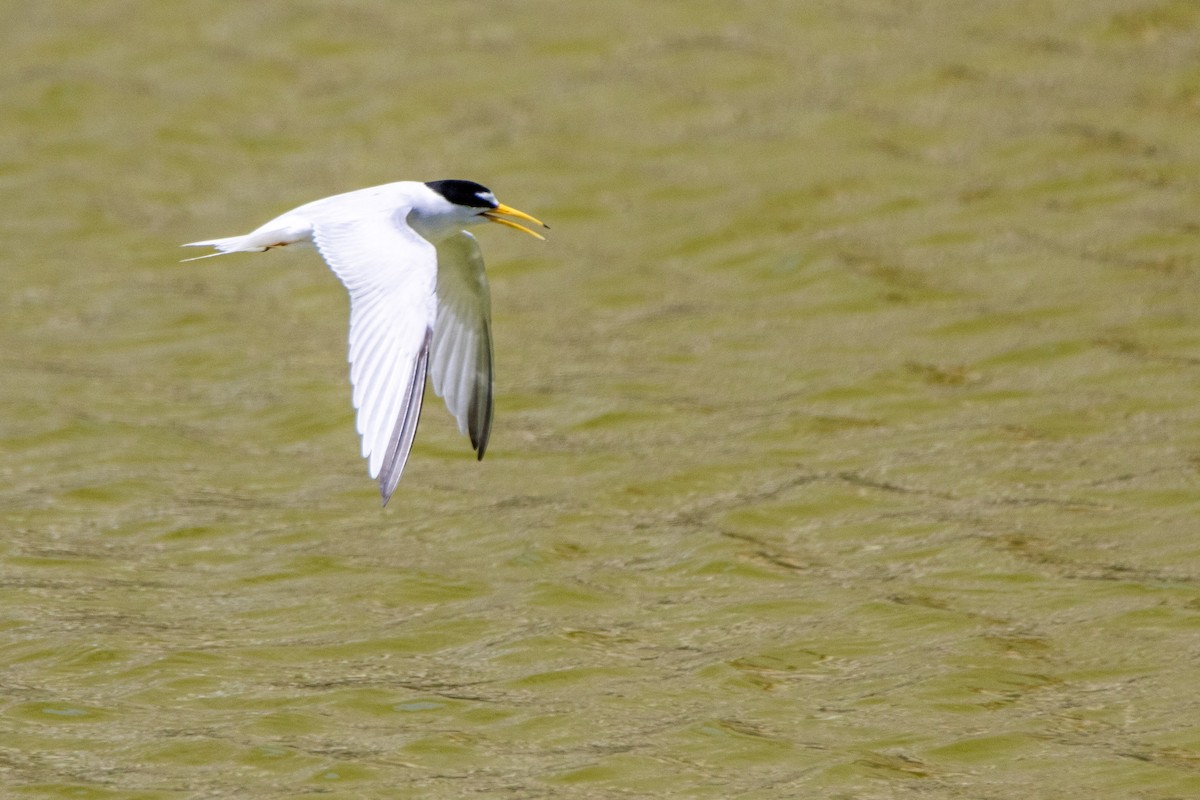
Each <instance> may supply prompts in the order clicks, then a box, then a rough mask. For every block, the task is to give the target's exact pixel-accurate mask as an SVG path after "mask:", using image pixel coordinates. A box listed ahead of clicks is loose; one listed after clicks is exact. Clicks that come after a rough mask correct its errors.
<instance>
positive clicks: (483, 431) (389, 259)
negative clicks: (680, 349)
mask: <svg viewBox="0 0 1200 800" xmlns="http://www.w3.org/2000/svg"><path fill="white" fill-rule="evenodd" d="M446 184H454V185H452V186H449V188H446V187H445V186H444V185H446ZM464 187H465V188H464ZM435 189H442V190H443V191H446V192H448V193H449V194H451V196H453V197H455V198H456V199H462V198H463V197H464V195H463V192H464V191H467V190H470V192H469V193H468V194H467V195H465V198H466V199H465V201H464V202H466V203H470V205H464V204H462V203H460V202H451V201H450V200H448V199H447V197H446V196H445V194H443V193H442V191H438V190H435ZM475 189H478V190H479V191H475ZM500 213H504V214H508V215H515V216H517V217H519V218H522V219H529V220H532V221H534V222H537V220H536V219H533V218H532V217H529V215H527V214H524V213H523V212H519V211H516V209H511V208H509V207H507V206H503V205H500V204H499V203H497V202H496V200H495V197H494V196H493V195H492V193H491V192H490V191H488V190H486V189H484V187H482V186H479V185H478V184H474V183H471V182H468V181H436V182H433V183H429V184H426V183H421V182H418V181H401V182H398V183H388V184H384V185H382V186H374V187H371V188H368V189H359V190H358V191H354V192H347V193H345V194H339V195H334V196H332V197H326V198H323V199H321V200H316V201H314V202H311V203H306V204H305V205H302V206H300V207H298V208H295V209H293V210H291V211H288V212H287V213H285V214H281V215H280V216H278V217H276V218H275V219H273V220H271V221H270V222H268V223H266V224H265V225H262V226H260V227H258V228H256V229H255V230H253V231H251V232H250V233H248V234H246V235H244V236H231V237H228V238H223V239H209V240H206V241H201V242H192V243H191V244H190V245H185V246H209V247H214V248H216V250H217V251H218V252H216V253H211V254H210V255H213V256H215V255H222V254H225V253H237V252H261V251H264V250H270V249H273V248H277V247H286V246H289V245H294V244H312V245H313V246H315V247H316V248H317V250H318V251H319V252H320V254H321V256H322V257H323V258H324V259H325V261H326V263H327V264H328V265H329V267H330V269H332V270H333V272H334V274H335V275H337V277H338V278H339V279H340V280H341V281H342V283H343V284H344V285H345V287H346V289H347V291H348V292H349V293H350V353H349V360H350V381H351V383H352V384H353V387H354V389H353V402H354V407H355V408H356V409H357V410H358V417H357V427H358V432H359V434H360V435H361V436H362V454H363V457H364V458H366V459H368V464H369V470H370V474H371V477H372V478H378V479H379V487H380V492H381V494H382V496H383V501H384V503H385V504H386V503H387V501H388V499H389V498H390V497H391V494H392V492H393V491H395V488H396V484H397V483H398V482H399V480H400V474H401V472H402V471H403V469H404V464H405V462H406V461H407V459H408V453H409V449H410V448H411V447H412V442H413V436H414V435H415V434H416V429H417V420H418V417H419V415H420V411H421V401H422V396H423V394H424V390H425V379H426V375H427V374H428V375H429V376H430V377H431V379H432V383H433V388H434V391H436V392H437V393H438V394H439V395H441V396H442V398H443V399H444V400H445V401H446V405H447V407H448V408H449V409H450V412H451V413H452V414H453V415H454V417H455V419H457V421H458V426H459V429H460V430H461V431H462V432H463V433H467V434H468V435H470V437H471V444H472V446H473V447H474V448H475V451H476V453H477V454H478V456H479V458H483V453H484V450H485V449H486V448H487V442H488V436H489V433H490V429H491V421H492V340H491V300H490V297H489V292H488V284H487V278H486V276H485V274H484V270H483V257H482V255H481V254H480V251H479V245H478V243H477V242H476V241H475V237H474V236H472V235H471V234H469V233H467V232H466V231H465V230H463V229H464V228H465V227H467V226H470V225H476V224H480V223H483V222H488V221H492V222H500V223H502V224H505V225H508V226H510V227H517V228H519V229H521V230H524V231H526V232H528V233H533V232H532V231H529V230H528V229H527V228H525V227H524V226H521V225H518V224H516V223H514V222H512V221H511V220H506V219H500V218H498V217H496V216H495V215H496V214H500ZM538 224H541V223H538ZM533 235H535V236H537V234H533ZM539 238H540V237H539ZM206 257H208V256H200V258H206ZM189 260H190V259H189Z"/></svg>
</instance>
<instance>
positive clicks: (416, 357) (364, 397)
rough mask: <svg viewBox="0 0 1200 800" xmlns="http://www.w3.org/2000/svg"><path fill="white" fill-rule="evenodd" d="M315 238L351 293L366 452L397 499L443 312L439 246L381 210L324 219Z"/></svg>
mask: <svg viewBox="0 0 1200 800" xmlns="http://www.w3.org/2000/svg"><path fill="white" fill-rule="evenodd" d="M313 242H314V244H316V246H317V249H318V250H319V251H320V253H321V256H322V257H323V258H324V259H325V262H326V263H327V264H329V267H330V268H331V269H332V270H333V272H334V274H336V275H337V276H338V278H339V279H341V281H342V283H343V284H345V286H346V289H347V291H349V292H350V382H351V383H352V384H353V386H354V391H353V400H354V407H355V408H356V409H358V419H357V424H358V432H359V433H360V434H361V435H362V454H363V457H364V458H367V459H369V461H368V464H369V469H370V473H371V477H372V478H376V477H378V478H379V492H380V494H381V495H382V497H383V503H384V505H387V501H388V500H389V499H390V498H391V496H392V492H394V491H395V489H396V484H397V483H398V482H399V481H400V473H401V472H402V471H403V470H404V463H405V461H407V460H408V453H409V449H410V448H411V447H412V442H413V437H414V436H415V435H416V432H417V420H418V418H419V416H420V414H421V398H422V396H423V395H424V392H425V373H426V369H427V367H428V364H429V348H430V343H431V341H432V338H433V326H434V323H435V320H436V317H437V300H436V295H435V291H436V288H437V251H436V250H435V249H434V247H433V245H431V244H430V243H429V242H427V241H425V240H424V239H423V238H421V237H420V236H418V235H417V234H416V233H415V232H414V231H413V230H412V229H410V228H409V227H408V225H407V224H406V223H405V222H404V219H403V217H394V216H392V215H390V214H385V213H382V212H377V213H374V214H367V215H364V216H362V217H360V218H358V219H355V220H352V221H344V222H343V221H337V222H318V223H317V224H316V225H314V227H313Z"/></svg>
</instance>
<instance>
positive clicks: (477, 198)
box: [425, 180, 499, 208]
mask: <svg viewBox="0 0 1200 800" xmlns="http://www.w3.org/2000/svg"><path fill="white" fill-rule="evenodd" d="M425 185H426V186H428V187H429V188H430V189H433V190H434V191H435V192H437V193H438V194H440V195H441V196H442V197H444V198H446V199H447V200H449V201H450V202H451V203H454V204H455V205H456V206H466V207H467V208H495V207H496V206H497V205H499V204H498V203H497V202H496V196H495V195H493V194H492V190H491V189H489V188H487V187H486V186H482V185H480V184H478V183H476V182H475V181H459V180H446V181H426V183H425Z"/></svg>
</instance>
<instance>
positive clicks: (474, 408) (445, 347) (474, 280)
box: [429, 231, 492, 458]
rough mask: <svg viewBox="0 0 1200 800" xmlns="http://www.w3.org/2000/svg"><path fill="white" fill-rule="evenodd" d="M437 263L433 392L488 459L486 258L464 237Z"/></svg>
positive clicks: (443, 250)
mask: <svg viewBox="0 0 1200 800" xmlns="http://www.w3.org/2000/svg"><path fill="white" fill-rule="evenodd" d="M437 257H438V277H437V300H438V308H437V325H436V326H435V327H434V330H433V349H432V353H431V355H430V364H429V371H430V375H431V376H432V379H433V390H434V391H435V392H437V393H438V394H439V395H441V396H442V399H444V400H445V401H446V407H447V408H449V409H450V413H451V414H453V415H454V418H455V419H456V420H458V429H459V430H460V431H462V432H463V433H466V434H468V435H469V436H470V437H471V446H472V447H474V448H475V452H476V453H477V454H478V456H479V458H483V453H484V451H485V450H487V444H488V436H489V435H490V434H491V429H492V301H491V293H490V292H489V291H488V282H487V276H486V275H484V272H483V256H482V255H481V254H480V252H479V244H478V242H476V241H475V237H474V236H472V235H471V234H469V233H467V232H466V231H462V232H460V233H457V234H455V235H453V236H451V237H449V238H447V239H445V240H443V241H441V242H440V243H438V246H437Z"/></svg>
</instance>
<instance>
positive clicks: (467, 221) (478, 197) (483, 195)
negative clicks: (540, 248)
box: [425, 180, 550, 239]
mask: <svg viewBox="0 0 1200 800" xmlns="http://www.w3.org/2000/svg"><path fill="white" fill-rule="evenodd" d="M425 185H426V186H428V187H429V188H430V189H432V190H433V192H434V193H435V194H437V195H439V196H440V197H442V198H443V199H444V200H445V201H446V202H447V203H449V204H450V206H451V207H452V208H453V211H454V214H455V216H456V217H459V218H461V219H460V224H464V225H473V224H477V223H480V222H485V221H486V222H495V223H498V224H500V225H506V226H508V227H510V228H516V229H517V230H519V231H523V232H524V233H528V234H529V235H530V236H535V237H537V238H538V239H544V238H545V237H544V236H542V235H541V234H540V233H538V232H536V231H534V230H531V229H529V228H527V227H525V226H524V225H522V224H521V223H519V222H514V221H513V220H511V219H507V217H515V218H516V219H523V220H525V221H526V222H532V223H533V224H535V225H540V226H541V227H543V228H549V227H550V226H549V225H547V224H546V223H544V222H542V221H541V220H540V219H538V218H537V217H533V216H530V215H529V214H526V213H525V212H524V211H518V210H517V209H515V208H513V207H511V206H506V205H504V204H503V203H501V202H499V201H498V200H496V195H494V194H492V190H491V189H489V188H487V187H486V186H482V185H480V184H478V183H475V181H463V180H444V181H428V182H427V183H426V184H425Z"/></svg>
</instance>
